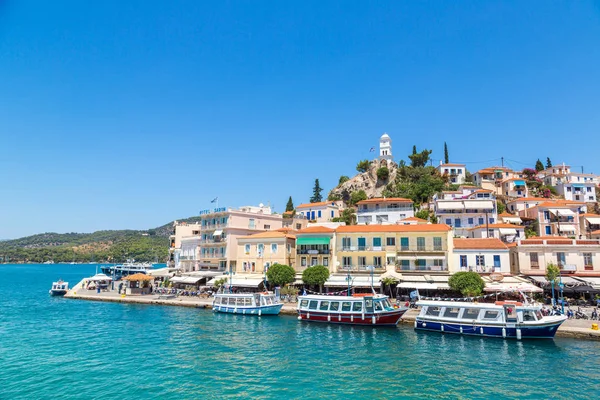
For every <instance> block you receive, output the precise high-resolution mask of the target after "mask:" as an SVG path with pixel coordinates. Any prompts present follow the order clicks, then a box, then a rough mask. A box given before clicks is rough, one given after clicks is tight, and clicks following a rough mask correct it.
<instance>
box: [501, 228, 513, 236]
mask: <svg viewBox="0 0 600 400" xmlns="http://www.w3.org/2000/svg"><path fill="white" fill-rule="evenodd" d="M498 230H499V231H500V234H501V235H502V236H504V235H516V234H517V230H516V229H513V228H500V229H498Z"/></svg>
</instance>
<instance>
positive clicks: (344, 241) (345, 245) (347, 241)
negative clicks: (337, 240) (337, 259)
mask: <svg viewBox="0 0 600 400" xmlns="http://www.w3.org/2000/svg"><path fill="white" fill-rule="evenodd" d="M350 246H352V239H351V238H349V237H345V238H342V250H350Z"/></svg>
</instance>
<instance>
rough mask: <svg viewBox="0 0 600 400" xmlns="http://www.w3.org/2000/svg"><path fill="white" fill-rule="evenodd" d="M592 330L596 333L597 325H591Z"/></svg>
mask: <svg viewBox="0 0 600 400" xmlns="http://www.w3.org/2000/svg"><path fill="white" fill-rule="evenodd" d="M592 330H594V331H597V330H598V324H595V323H594V324H592Z"/></svg>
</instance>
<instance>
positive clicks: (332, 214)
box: [331, 210, 334, 218]
mask: <svg viewBox="0 0 600 400" xmlns="http://www.w3.org/2000/svg"><path fill="white" fill-rule="evenodd" d="M333 216H334V213H333V210H331V218H333Z"/></svg>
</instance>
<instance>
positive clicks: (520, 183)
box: [513, 180, 525, 186]
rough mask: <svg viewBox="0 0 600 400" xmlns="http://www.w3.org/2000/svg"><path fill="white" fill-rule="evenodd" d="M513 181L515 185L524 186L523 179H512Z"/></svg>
mask: <svg viewBox="0 0 600 400" xmlns="http://www.w3.org/2000/svg"><path fill="white" fill-rule="evenodd" d="M513 182H514V183H515V186H525V181H520V180H519V181H513Z"/></svg>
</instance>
